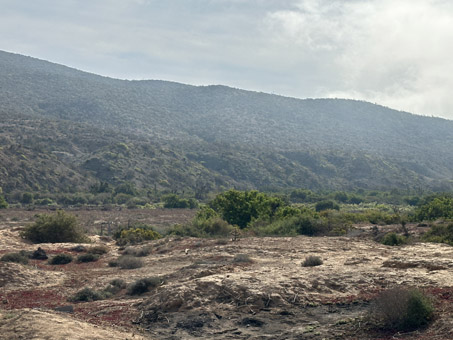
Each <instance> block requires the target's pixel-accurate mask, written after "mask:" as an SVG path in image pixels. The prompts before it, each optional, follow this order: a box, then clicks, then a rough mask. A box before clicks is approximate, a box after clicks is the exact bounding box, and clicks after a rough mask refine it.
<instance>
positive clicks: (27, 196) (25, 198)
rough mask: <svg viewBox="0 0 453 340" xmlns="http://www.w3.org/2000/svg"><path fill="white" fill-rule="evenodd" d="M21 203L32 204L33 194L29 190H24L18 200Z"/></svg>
mask: <svg viewBox="0 0 453 340" xmlns="http://www.w3.org/2000/svg"><path fill="white" fill-rule="evenodd" d="M20 202H21V203H23V204H32V203H33V194H32V193H31V192H24V193H23V194H22V198H21V200H20Z"/></svg>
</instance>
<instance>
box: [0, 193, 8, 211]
mask: <svg viewBox="0 0 453 340" xmlns="http://www.w3.org/2000/svg"><path fill="white" fill-rule="evenodd" d="M6 208H8V202H6V200H5V197H3V196H2V195H0V209H6Z"/></svg>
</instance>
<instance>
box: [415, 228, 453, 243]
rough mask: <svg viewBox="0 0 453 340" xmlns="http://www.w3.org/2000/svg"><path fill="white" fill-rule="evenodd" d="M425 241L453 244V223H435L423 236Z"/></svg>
mask: <svg viewBox="0 0 453 340" xmlns="http://www.w3.org/2000/svg"><path fill="white" fill-rule="evenodd" d="M422 240H423V241H427V242H435V243H446V244H449V245H451V246H453V223H450V224H448V225H441V224H439V225H433V226H432V227H431V228H430V229H429V230H428V231H427V232H426V233H425V234H424V235H423V236H422Z"/></svg>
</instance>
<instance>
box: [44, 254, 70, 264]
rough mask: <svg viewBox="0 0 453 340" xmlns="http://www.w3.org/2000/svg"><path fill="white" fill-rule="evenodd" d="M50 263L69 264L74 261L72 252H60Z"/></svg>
mask: <svg viewBox="0 0 453 340" xmlns="http://www.w3.org/2000/svg"><path fill="white" fill-rule="evenodd" d="M48 262H49V264H54V265H55V264H68V263H71V262H72V255H71V254H58V255H55V256H54V257H52V258H51V259H49V261H48Z"/></svg>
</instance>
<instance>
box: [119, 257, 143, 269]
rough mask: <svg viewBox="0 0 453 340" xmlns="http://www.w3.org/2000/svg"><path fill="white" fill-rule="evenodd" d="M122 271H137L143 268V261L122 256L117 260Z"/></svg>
mask: <svg viewBox="0 0 453 340" xmlns="http://www.w3.org/2000/svg"><path fill="white" fill-rule="evenodd" d="M117 262H118V267H120V268H121V269H136V268H141V267H143V261H142V260H141V259H138V258H136V257H133V256H130V255H124V256H120V257H119V258H118V260H117Z"/></svg>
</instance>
